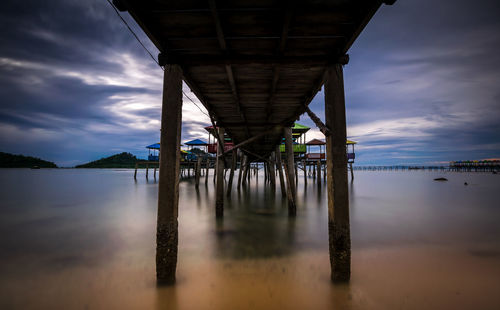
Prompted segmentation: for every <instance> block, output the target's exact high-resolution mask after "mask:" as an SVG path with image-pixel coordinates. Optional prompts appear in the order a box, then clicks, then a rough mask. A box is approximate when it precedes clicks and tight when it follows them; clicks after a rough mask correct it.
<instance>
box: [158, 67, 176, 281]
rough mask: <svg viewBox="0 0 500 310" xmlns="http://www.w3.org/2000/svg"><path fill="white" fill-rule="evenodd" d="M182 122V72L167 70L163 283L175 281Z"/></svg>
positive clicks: (160, 208) (162, 166) (161, 234)
mask: <svg viewBox="0 0 500 310" xmlns="http://www.w3.org/2000/svg"><path fill="white" fill-rule="evenodd" d="M181 122H182V70H181V68H180V67H179V66H177V65H172V66H167V67H166V68H165V73H164V79H163V103H162V112H161V138H160V143H161V145H164V146H169V147H162V148H161V149H160V176H159V185H158V219H157V229H156V278H157V281H158V282H159V283H167V284H172V283H174V282H175V270H176V267H177V243H178V222H177V215H178V204H179V168H180V144H181V143H180V140H181V128H182V126H181Z"/></svg>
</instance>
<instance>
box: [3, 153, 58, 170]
mask: <svg viewBox="0 0 500 310" xmlns="http://www.w3.org/2000/svg"><path fill="white" fill-rule="evenodd" d="M0 168H57V165H56V164H54V163H53V162H50V161H46V160H43V159H40V158H37V157H31V156H24V155H14V154H9V153H4V152H0Z"/></svg>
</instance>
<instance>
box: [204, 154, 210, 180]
mask: <svg viewBox="0 0 500 310" xmlns="http://www.w3.org/2000/svg"><path fill="white" fill-rule="evenodd" d="M205 164H206V165H207V166H206V167H205V169H206V170H205V184H208V174H209V172H210V158H209V157H208V156H207V158H206V163H205Z"/></svg>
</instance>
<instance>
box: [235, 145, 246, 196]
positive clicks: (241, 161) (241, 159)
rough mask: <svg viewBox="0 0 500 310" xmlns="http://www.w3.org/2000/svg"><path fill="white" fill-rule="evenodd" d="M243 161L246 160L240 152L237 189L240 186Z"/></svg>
mask: <svg viewBox="0 0 500 310" xmlns="http://www.w3.org/2000/svg"><path fill="white" fill-rule="evenodd" d="M245 162H246V155H243V154H241V156H240V169H239V171H238V186H237V188H238V190H239V189H240V187H241V176H242V174H243V173H242V172H243V167H244V166H245Z"/></svg>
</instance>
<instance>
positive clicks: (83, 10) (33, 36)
mask: <svg viewBox="0 0 500 310" xmlns="http://www.w3.org/2000/svg"><path fill="white" fill-rule="evenodd" d="M122 15H123V17H124V18H125V19H126V20H127V21H128V22H129V24H130V25H131V27H132V28H133V29H134V31H135V32H136V33H137V34H138V35H139V37H140V39H141V40H142V42H143V43H144V44H145V45H146V47H147V48H148V49H149V50H150V51H151V52H152V53H153V55H157V53H158V51H157V49H156V48H155V47H154V45H153V44H152V43H151V42H150V41H149V39H148V38H147V37H146V36H145V34H144V33H143V32H142V31H141V29H140V27H139V26H137V24H135V22H134V21H133V20H132V18H131V17H130V16H129V15H128V13H122ZM498 16H500V2H498V1H497V0H478V1H470V0H468V1H465V0H440V1H435V0H398V1H397V2H396V3H395V4H394V5H392V6H387V5H383V6H382V7H381V8H380V9H379V11H378V12H377V13H376V15H375V16H374V17H373V19H372V20H371V21H370V23H369V24H368V26H367V27H366V28H365V30H364V31H363V32H362V34H361V35H360V36H359V38H358V39H357V40H356V42H355V43H354V45H353V46H352V47H351V49H350V50H349V55H350V62H349V64H347V65H346V66H345V67H344V82H345V93H346V94H345V95H346V115H347V135H348V137H349V138H350V139H352V140H355V141H357V142H358V145H357V146H356V164H357V165H438V164H447V163H448V162H449V161H452V160H469V159H470V160H476V159H486V158H499V157H500V18H498ZM162 81H163V71H162V70H161V69H160V68H159V67H158V66H157V65H156V63H155V62H154V61H153V60H152V59H151V58H150V56H149V55H148V54H147V53H146V52H145V50H144V49H143V48H142V47H141V46H140V45H139V43H138V42H137V41H136V40H135V38H134V37H133V36H132V34H131V33H130V32H129V31H128V30H127V28H126V26H125V25H124V24H123V23H122V22H121V20H120V19H119V18H118V17H117V16H116V14H115V12H114V11H113V9H112V8H111V6H110V5H109V4H108V2H107V1H106V0H87V1H81V0H47V1H34V0H25V1H13V0H7V1H3V3H2V6H1V7H0V151H2V152H9V153H14V154H24V155H30V156H36V157H40V158H43V159H46V160H50V161H54V162H55V163H56V164H58V165H59V166H63V167H69V166H74V165H76V164H80V163H84V162H88V161H91V160H96V159H99V158H101V157H105V156H109V155H113V154H116V153H118V152H131V153H133V154H134V155H136V156H138V157H141V158H145V157H146V156H147V150H146V149H145V146H146V145H149V144H152V143H156V142H158V141H159V134H160V131H159V130H160V117H161V113H160V112H161V91H162ZM184 90H185V92H186V94H187V95H188V96H190V97H191V98H192V99H194V100H195V102H199V101H197V100H196V97H195V96H194V94H193V93H191V92H190V90H189V88H188V87H187V86H185V85H184ZM198 106H199V107H201V108H202V109H203V107H202V105H201V104H198ZM310 108H311V109H312V110H313V111H314V112H315V113H316V114H317V115H318V116H319V117H320V118H322V119H323V120H324V95H323V92H322V91H320V92H319V93H318V94H317V95H316V97H315V98H314V99H313V101H312V102H311V104H310ZM182 112H183V113H182V117H183V128H182V142H186V141H189V140H191V139H195V138H202V139H206V137H207V134H206V132H205V131H204V129H203V127H204V126H206V125H209V123H210V122H209V119H208V118H207V117H206V116H205V114H204V113H202V112H201V111H200V110H199V108H198V107H197V106H195V105H194V104H193V103H191V102H190V101H189V100H188V99H186V98H184V104H183V111H182ZM299 122H300V123H301V124H304V125H308V126H310V127H311V128H313V129H311V131H310V132H309V133H308V134H307V138H308V140H309V139H313V138H319V139H322V138H324V137H323V136H322V134H321V132H319V130H317V129H316V128H315V126H314V124H313V123H312V121H311V120H310V119H309V118H308V117H307V115H303V116H301V118H300V121H299Z"/></svg>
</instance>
